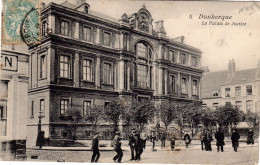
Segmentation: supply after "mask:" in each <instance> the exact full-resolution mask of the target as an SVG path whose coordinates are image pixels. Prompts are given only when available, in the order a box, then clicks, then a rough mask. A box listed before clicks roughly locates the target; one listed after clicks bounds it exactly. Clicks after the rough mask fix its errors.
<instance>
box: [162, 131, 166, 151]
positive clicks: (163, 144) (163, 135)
mask: <svg viewBox="0 0 260 165" xmlns="http://www.w3.org/2000/svg"><path fill="white" fill-rule="evenodd" d="M165 140H166V136H165V133H163V134H162V136H161V148H162V149H163V148H165Z"/></svg>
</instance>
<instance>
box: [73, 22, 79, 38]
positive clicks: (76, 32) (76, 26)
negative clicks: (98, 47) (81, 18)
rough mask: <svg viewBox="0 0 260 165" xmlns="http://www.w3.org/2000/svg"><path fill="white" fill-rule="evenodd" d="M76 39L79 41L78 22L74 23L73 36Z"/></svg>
mask: <svg viewBox="0 0 260 165" xmlns="http://www.w3.org/2000/svg"><path fill="white" fill-rule="evenodd" d="M74 36H75V38H76V39H79V22H76V23H75V34H74Z"/></svg>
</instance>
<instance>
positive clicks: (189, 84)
mask: <svg viewBox="0 0 260 165" xmlns="http://www.w3.org/2000/svg"><path fill="white" fill-rule="evenodd" d="M187 85H188V96H189V98H191V96H192V88H191V86H192V79H191V75H189V80H188V82H187Z"/></svg>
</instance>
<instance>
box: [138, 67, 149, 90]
mask: <svg viewBox="0 0 260 165" xmlns="http://www.w3.org/2000/svg"><path fill="white" fill-rule="evenodd" d="M147 74H148V68H147V66H145V65H140V64H138V65H137V80H138V82H137V83H138V87H139V88H147Z"/></svg>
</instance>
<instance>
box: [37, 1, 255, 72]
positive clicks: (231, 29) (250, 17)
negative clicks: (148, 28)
mask: <svg viewBox="0 0 260 165" xmlns="http://www.w3.org/2000/svg"><path fill="white" fill-rule="evenodd" d="M50 1H51V0H42V2H45V3H46V4H48V3H49V2H50ZM64 1H65V0H55V3H57V4H60V3H62V2H64ZM67 1H68V2H71V3H75V2H76V1H75V0H74V1H73V0H67ZM86 2H87V3H88V4H89V5H90V9H91V10H94V11H97V12H101V13H103V14H106V15H109V16H111V17H114V18H118V19H120V18H121V16H122V15H123V13H126V14H127V15H129V14H132V13H136V12H138V10H139V9H140V8H141V7H142V5H143V4H145V6H146V8H147V9H148V10H149V11H150V13H151V15H152V18H153V20H154V21H153V22H155V21H158V20H163V21H164V27H165V30H166V33H167V36H168V37H170V38H176V37H179V36H184V37H185V39H184V43H185V44H188V45H190V46H193V47H196V48H199V49H200V50H201V51H202V52H203V53H202V59H201V63H202V66H203V67H204V66H207V67H208V68H209V69H210V71H219V70H227V68H228V61H229V60H230V59H234V60H235V63H236V70H243V69H249V68H255V67H256V65H257V60H260V21H259V20H260V2H210V1H209V2H202V1H197V2H191V1H133V0H131V1H128V0H121V1H119V0H117V1H116V0H113V1H112V0H87V1H86ZM191 14H192V18H191V19H190V17H189V16H190V15H191ZM200 14H203V15H212V14H214V15H216V16H232V18H231V19H229V20H228V21H224V23H226V22H229V23H230V24H232V22H243V23H246V26H230V25H229V26H227V25H222V26H221V25H202V22H203V21H204V22H208V24H209V21H213V22H214V21H216V20H209V19H199V15H200Z"/></svg>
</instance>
